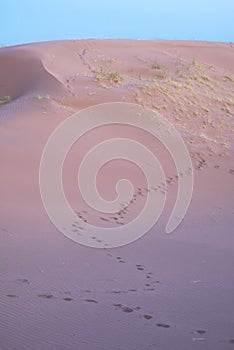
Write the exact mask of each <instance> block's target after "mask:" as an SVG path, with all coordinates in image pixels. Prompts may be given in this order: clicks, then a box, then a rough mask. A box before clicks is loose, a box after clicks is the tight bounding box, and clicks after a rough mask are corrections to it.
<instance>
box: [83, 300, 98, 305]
mask: <svg viewBox="0 0 234 350" xmlns="http://www.w3.org/2000/svg"><path fill="white" fill-rule="evenodd" d="M85 301H87V302H88V303H95V304H98V301H96V300H94V299H85Z"/></svg>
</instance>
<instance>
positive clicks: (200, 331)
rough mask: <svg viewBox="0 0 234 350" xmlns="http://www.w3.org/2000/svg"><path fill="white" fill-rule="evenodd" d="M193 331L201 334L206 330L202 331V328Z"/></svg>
mask: <svg viewBox="0 0 234 350" xmlns="http://www.w3.org/2000/svg"><path fill="white" fill-rule="evenodd" d="M195 333H197V334H200V335H202V334H205V333H206V331H204V330H203V329H197V330H196V331H195Z"/></svg>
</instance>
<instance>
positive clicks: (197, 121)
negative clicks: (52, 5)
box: [0, 40, 234, 350]
mask: <svg viewBox="0 0 234 350" xmlns="http://www.w3.org/2000/svg"><path fill="white" fill-rule="evenodd" d="M233 62H234V47H233V45H232V44H231V43H230V44H228V43H226V44H225V43H209V42H170V41H130V40H82V41H79V40H73V41H58V42H47V43H38V44H31V45H22V46H15V47H6V48H1V49H0V123H1V126H0V128H1V129H0V132H1V137H0V149H1V152H0V164H1V173H0V178H1V196H0V213H1V214H0V215H1V222H0V230H1V231H0V232H1V243H0V251H1V253H0V259H1V260H0V266H1V268H0V273H1V275H0V285H1V294H0V349H1V350H26V349H30V350H31V349H34V350H36V349H40V350H41V349H43V350H47V349H48V350H49V349H50V350H51V349H56V350H57V349H59V350H65V349H66V350H72V349H79V350H90V349H92V350H106V349H108V350H111V349H113V350H114V349H115V350H117V349H118V350H126V349H128V350H138V349H139V350H143V349H144V350H145V349H159V350H162V349H165V350H170V349H173V350H174V349H180V350H185V349H186V350H187V349H206V350H210V349H212V350H216V349H217V350H221V349H222V350H223V349H229V348H230V349H231V348H233V347H234V297H233V296H234V234H233V232H234V230H233V225H234V215H233V214H234V206H233V203H234V155H233V152H234V143H233V131H234V130H233V126H234V125H233V124H234V123H233V120H234V119H233V116H234V64H233ZM114 101H125V102H132V103H139V104H142V105H143V106H146V107H149V108H152V109H154V110H156V111H158V112H159V113H161V114H162V115H163V116H164V117H165V118H167V119H168V120H169V121H170V122H171V123H172V124H173V125H174V126H175V127H176V128H177V130H178V131H179V132H180V134H181V136H182V137H183V139H184V140H185V142H186V145H187V147H188V149H189V152H190V155H191V158H192V161H193V166H194V176H195V184H194V193H193V197H192V202H191V205H190V207H189V210H188V212H187V214H186V216H185V218H184V220H183V222H182V223H181V225H180V226H179V227H178V228H177V229H176V231H175V232H173V234H172V235H166V234H165V233H164V232H165V226H166V223H167V221H168V217H169V215H170V211H171V208H172V205H173V203H174V201H175V198H176V192H177V190H178V186H177V174H176V169H175V166H174V165H173V162H172V160H170V157H169V156H168V154H167V152H166V150H165V149H164V147H163V146H162V145H161V144H159V143H157V142H156V143H155V140H154V139H153V137H151V136H149V135H148V134H145V133H143V132H141V131H139V132H137V133H136V132H135V131H134V130H130V134H129V129H126V127H125V128H124V127H121V126H116V128H115V129H113V127H112V128H108V127H103V128H101V130H96V131H94V132H91V133H90V135H87V137H86V138H85V139H83V140H80V143H77V145H75V146H74V147H73V148H72V150H71V152H70V153H69V156H68V158H67V159H66V162H65V167H64V168H65V169H64V189H65V192H66V195H67V198H68V199H69V201H70V203H71V205H72V207H73V208H74V210H76V211H77V212H79V214H78V215H80V216H82V217H83V218H84V219H86V220H88V222H91V223H95V224H96V225H99V226H102V225H103V226H108V225H109V226H112V227H113V226H115V225H121V224H124V223H126V222H128V221H129V220H130V219H131V218H133V217H134V215H135V214H136V212H137V210H138V209H139V208H140V206H142V203H143V202H144V198H145V196H146V195H147V192H146V191H145V190H144V186H145V180H144V178H143V177H142V174H141V173H140V172H139V171H138V170H137V169H136V167H134V166H130V165H129V164H126V163H124V162H123V161H122V162H121V161H116V162H113V164H110V165H109V168H108V167H107V169H103V172H104V173H103V176H100V178H98V181H99V182H98V183H99V185H100V192H101V193H102V194H103V196H104V197H105V198H107V199H113V198H114V195H115V192H114V184H115V183H116V181H117V180H118V179H119V178H123V177H127V178H129V179H132V181H133V183H134V184H135V185H136V187H139V188H140V190H136V203H137V204H138V205H139V208H138V209H134V208H135V207H134V206H130V207H129V210H128V211H127V212H126V213H124V215H121V216H122V217H119V219H118V220H119V221H118V222H119V223H116V222H115V220H114V219H113V218H112V216H111V215H103V214H100V213H93V212H92V211H90V209H89V207H88V206H87V205H86V204H85V203H84V202H83V201H82V200H81V199H80V196H79V192H78V190H77V191H76V190H75V188H76V186H77V184H76V181H77V180H76V177H77V167H78V165H79V163H80V161H81V159H82V157H83V156H84V155H85V154H86V153H87V151H88V150H89V149H90V147H91V146H93V145H95V144H96V143H97V142H100V141H102V140H106V139H108V138H110V137H131V138H133V139H135V140H137V141H139V142H141V143H144V144H145V145H146V146H147V147H149V148H151V150H152V152H155V154H157V156H158V157H159V159H160V161H161V163H162V165H163V167H164V168H165V169H166V174H167V179H168V182H169V185H168V199H167V203H166V207H165V209H164V212H163V215H162V216H161V217H160V219H159V221H158V223H157V224H156V225H155V227H154V228H153V229H151V231H150V232H148V233H147V234H146V235H144V236H143V238H141V239H139V240H137V241H136V242H134V243H132V244H129V245H126V246H123V247H121V248H115V249H111V250H108V249H93V248H87V247H85V246H81V245H79V244H76V243H74V242H73V241H71V240H69V239H67V238H66V237H64V236H63V235H62V234H61V233H60V232H59V231H57V229H56V228H55V227H54V226H53V225H52V223H51V222H50V220H49V218H48V216H47V214H46V212H45V210H44V207H43V204H42V201H41V197H40V191H39V181H38V174H39V165H40V159H41V155H42V151H43V148H44V146H45V143H46V142H47V140H48V138H49V136H50V134H51V133H52V132H53V130H54V129H55V128H56V126H58V125H59V124H60V123H61V122H62V121H63V120H65V119H66V118H68V117H69V116H70V115H72V114H73V113H75V112H77V111H79V110H81V109H83V108H85V107H88V106H92V105H95V104H99V103H104V102H114ZM143 123H144V121H143ZM104 175H105V176H104ZM103 185H105V186H103Z"/></svg>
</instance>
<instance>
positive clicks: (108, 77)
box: [96, 67, 123, 86]
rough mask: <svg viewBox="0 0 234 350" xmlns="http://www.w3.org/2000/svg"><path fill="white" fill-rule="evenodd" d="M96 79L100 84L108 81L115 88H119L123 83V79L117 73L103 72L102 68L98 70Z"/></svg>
mask: <svg viewBox="0 0 234 350" xmlns="http://www.w3.org/2000/svg"><path fill="white" fill-rule="evenodd" d="M96 79H97V80H98V81H99V82H101V83H103V82H104V81H109V82H110V83H111V84H114V85H117V86H119V85H120V84H121V82H122V81H123V77H122V76H121V75H120V74H119V72H109V71H104V70H103V68H102V67H100V68H99V70H98V73H97V75H96Z"/></svg>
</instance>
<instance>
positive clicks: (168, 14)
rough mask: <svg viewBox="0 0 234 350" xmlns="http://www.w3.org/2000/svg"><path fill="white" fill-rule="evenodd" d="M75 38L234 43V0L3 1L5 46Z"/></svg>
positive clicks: (0, 34) (0, 28)
mask: <svg viewBox="0 0 234 350" xmlns="http://www.w3.org/2000/svg"><path fill="white" fill-rule="evenodd" d="M74 38H136V39H178V40H186V39H189V40H210V41H227V42H229V41H234V0H221V1H218V0H213V1H211V0H197V1H193V0H187V1H185V0H178V1H177V0H174V1H173V0H161V1H157V0H155V1H153V0H144V1H138V0H134V1H133V0H129V1H128V0H125V1H124V0H117V1H115V2H114V3H111V0H109V1H107V0H93V1H92V0H88V1H79V0H78V1H75V0H67V1H64V0H58V1H55V0H51V1H50V0H47V1H46V0H41V1H38V0H35V1H33V0H2V1H1V11H0V45H15V44H23V43H30V42H38V41H48V40H60V39H74Z"/></svg>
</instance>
